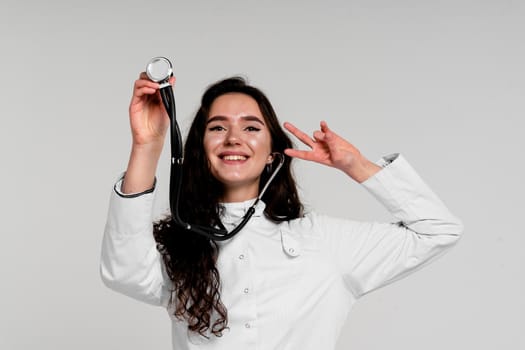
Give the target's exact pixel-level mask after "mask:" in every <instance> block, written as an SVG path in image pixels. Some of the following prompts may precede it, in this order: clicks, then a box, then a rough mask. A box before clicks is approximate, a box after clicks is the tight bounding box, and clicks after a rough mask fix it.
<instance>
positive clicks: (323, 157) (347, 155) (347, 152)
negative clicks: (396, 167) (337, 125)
mask: <svg viewBox="0 0 525 350" xmlns="http://www.w3.org/2000/svg"><path fill="white" fill-rule="evenodd" d="M320 126H321V130H316V131H314V133H313V138H312V137H310V136H308V135H307V134H306V133H304V132H303V131H301V130H299V129H298V128H297V127H295V126H294V125H293V124H291V123H288V122H286V123H284V127H285V128H286V130H288V131H289V132H290V133H292V134H293V135H294V136H295V137H297V138H298V139H299V140H300V141H301V142H302V143H304V144H305V145H307V146H308V147H310V148H311V150H310V151H301V150H297V149H292V148H288V149H286V150H285V151H284V153H285V154H286V155H288V156H290V157H295V158H300V159H304V160H310V161H312V162H316V163H319V164H323V165H327V166H330V167H334V168H336V169H339V170H341V171H343V172H345V173H346V174H347V175H349V176H350V177H351V178H353V179H354V180H355V181H357V182H359V183H361V182H363V181H365V180H366V179H368V178H369V177H370V176H372V175H374V174H375V173H377V172H378V171H379V170H380V169H381V168H380V167H379V166H377V165H376V164H374V163H372V162H370V161H369V160H368V159H366V158H365V157H363V156H362V155H361V152H359V150H358V149H357V148H356V147H354V145H352V144H351V143H350V142H348V141H346V140H345V139H343V138H342V137H340V136H339V135H337V134H336V133H335V132H333V131H332V130H330V128H329V127H328V124H327V123H326V122H325V121H321V123H320Z"/></svg>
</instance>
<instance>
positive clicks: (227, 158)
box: [221, 155, 248, 161]
mask: <svg viewBox="0 0 525 350" xmlns="http://www.w3.org/2000/svg"><path fill="white" fill-rule="evenodd" d="M221 158H222V159H223V160H234V161H235V160H246V159H248V157H246V156H241V155H227V156H222V157H221Z"/></svg>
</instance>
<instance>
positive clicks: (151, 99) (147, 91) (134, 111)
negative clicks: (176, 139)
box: [129, 72, 175, 148]
mask: <svg viewBox="0 0 525 350" xmlns="http://www.w3.org/2000/svg"><path fill="white" fill-rule="evenodd" d="M174 83H175V78H174V77H172V78H170V84H172V85H173V84H174ZM129 118H130V124H131V133H132V137H133V146H134V147H137V146H138V147H148V146H153V147H156V146H157V147H158V146H160V147H161V148H162V145H163V143H164V138H165V136H166V131H167V130H168V127H169V124H170V120H169V117H168V114H167V113H166V110H165V108H164V105H163V103H162V99H161V97H160V93H159V84H158V83H155V82H153V81H151V80H149V78H148V76H147V75H146V73H144V72H142V73H140V76H139V79H137V80H136V81H135V84H134V86H133V96H132V98H131V103H130V105H129Z"/></svg>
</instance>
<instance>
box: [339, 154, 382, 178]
mask: <svg viewBox="0 0 525 350" xmlns="http://www.w3.org/2000/svg"><path fill="white" fill-rule="evenodd" d="M379 170H381V167H380V166H379V165H377V164H375V163H373V162H371V161H369V160H368V159H366V158H364V157H361V159H360V160H359V161H356V162H354V163H353V164H352V166H351V167H349V168H348V169H344V170H343V171H344V172H345V173H346V174H347V175H348V176H350V177H351V178H352V179H354V180H355V181H356V182H358V183H362V182H365V181H366V180H368V179H369V178H370V177H372V176H374V175H375V174H376V173H377V172H378V171H379Z"/></svg>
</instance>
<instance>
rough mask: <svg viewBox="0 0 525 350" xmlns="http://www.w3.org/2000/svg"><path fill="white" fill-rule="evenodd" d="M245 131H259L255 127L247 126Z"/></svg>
mask: <svg viewBox="0 0 525 350" xmlns="http://www.w3.org/2000/svg"><path fill="white" fill-rule="evenodd" d="M245 130H246V131H259V130H261V129H260V128H257V127H255V126H247V127H246V129H245Z"/></svg>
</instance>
